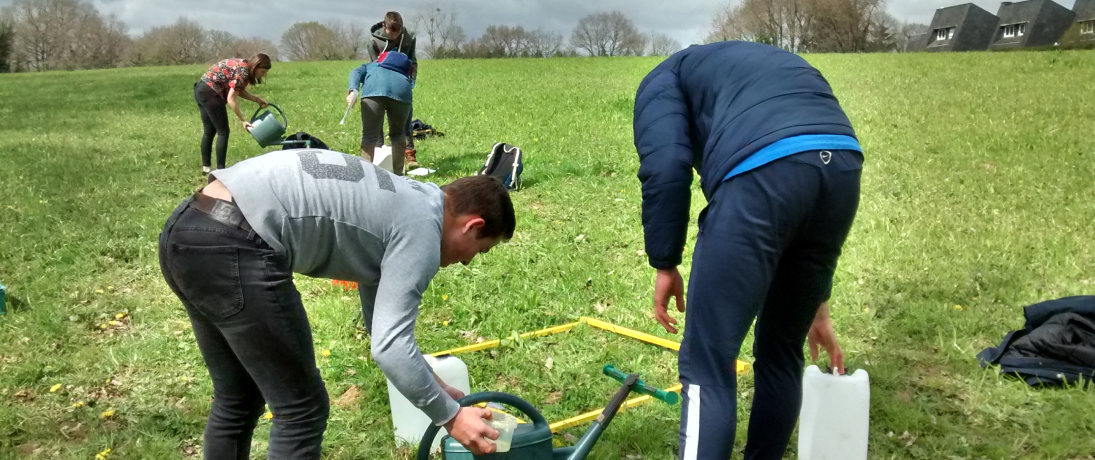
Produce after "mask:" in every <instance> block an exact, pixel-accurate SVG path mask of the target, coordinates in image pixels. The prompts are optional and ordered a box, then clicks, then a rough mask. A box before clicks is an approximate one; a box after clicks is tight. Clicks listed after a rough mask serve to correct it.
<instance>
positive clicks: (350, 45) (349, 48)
mask: <svg viewBox="0 0 1095 460" xmlns="http://www.w3.org/2000/svg"><path fill="white" fill-rule="evenodd" d="M327 27H328V28H329V29H331V30H332V31H333V32H334V33H335V46H336V47H337V48H338V51H337V53H338V54H339V55H340V57H338V59H360V58H362V57H364V56H366V54H365V53H366V48H365V46H366V43H367V41H366V39H367V37H366V32H368V28H367V27H365V25H364V24H362V23H360V22H353V21H351V22H347V23H343V22H341V21H332V22H329V23H327Z"/></svg>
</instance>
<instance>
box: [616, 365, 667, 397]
mask: <svg viewBox="0 0 1095 460" xmlns="http://www.w3.org/2000/svg"><path fill="white" fill-rule="evenodd" d="M603 371H604V374H605V375H607V376H609V377H612V378H614V379H616V380H618V381H619V382H620V383H624V380H625V379H627V374H624V373H623V372H621V371H620V370H619V369H616V366H613V365H611V364H605V367H604V369H603ZM632 391H634V392H636V393H639V394H644V395H647V396H651V397H653V398H655V399H660V400H662V401H664V402H665V403H666V404H669V405H674V404H677V402H679V401H680V396H679V395H677V394H676V393H673V392H671V391H665V390H663V389H661V388H656V387H653V386H651V385H648V384H647V383H646V382H644V381H642V380H639V381H638V382H637V383H636V384H635V389H634V390H632Z"/></svg>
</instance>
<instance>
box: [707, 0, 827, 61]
mask: <svg viewBox="0 0 1095 460" xmlns="http://www.w3.org/2000/svg"><path fill="white" fill-rule="evenodd" d="M815 1H816V0H742V1H741V3H738V4H735V3H727V4H725V5H724V6H723V7H722V8H720V9H719V10H718V11H717V12H716V14H715V17H714V20H713V21H712V24H711V25H712V31H711V32H710V33H709V34H708V37H707V42H709V43H710V42H716V41H724V40H744V41H753V42H760V43H767V44H769V45H773V46H778V47H781V48H784V49H787V50H789V51H793V52H799V51H806V50H807V49H808V48H809V46H808V45H809V43H810V32H811V27H812V25H813V20H814V16H813V9H812V5H813V3H814V2H815Z"/></svg>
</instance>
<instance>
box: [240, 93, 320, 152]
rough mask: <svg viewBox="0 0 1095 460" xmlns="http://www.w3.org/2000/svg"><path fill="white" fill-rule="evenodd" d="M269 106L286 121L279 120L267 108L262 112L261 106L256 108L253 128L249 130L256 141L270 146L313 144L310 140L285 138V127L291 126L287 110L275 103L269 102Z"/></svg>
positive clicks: (252, 122)
mask: <svg viewBox="0 0 1095 460" xmlns="http://www.w3.org/2000/svg"><path fill="white" fill-rule="evenodd" d="M269 106H270V107H273V108H274V110H277V111H278V114H280V115H281V119H282V120H283V121H284V123H282V122H280V121H278V117H277V116H275V115H274V114H273V112H270V111H269V110H266V111H264V112H262V113H261V114H260V113H259V112H260V111H262V110H263V109H262V108H261V107H260V108H259V109H258V110H255V114H254V115H252V116H251V129H250V130H249V131H251V137H254V138H255V141H256V142H258V143H259V146H261V147H269V146H271V145H290V144H303V145H304V148H309V147H311V146H312V141H310V140H303V141H297V140H287V139H285V128H286V127H288V126H289V119H288V118H286V117H285V112H282V111H281V108H280V107H278V106H276V105H274V104H269Z"/></svg>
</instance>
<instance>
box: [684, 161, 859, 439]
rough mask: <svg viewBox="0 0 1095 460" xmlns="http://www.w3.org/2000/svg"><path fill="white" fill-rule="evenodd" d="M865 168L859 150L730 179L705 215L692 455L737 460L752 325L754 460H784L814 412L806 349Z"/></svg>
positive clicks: (695, 276) (695, 319)
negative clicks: (809, 404)
mask: <svg viewBox="0 0 1095 460" xmlns="http://www.w3.org/2000/svg"><path fill="white" fill-rule="evenodd" d="M862 166H863V156H862V155H861V154H860V153H859V152H851V151H810V152H802V153H799V154H796V155H792V156H789V157H786V158H783V159H780V160H777V161H774V162H772V163H769V164H767V165H764V166H761V167H760V168H757V169H756V170H753V171H750V172H747V173H745V174H742V175H740V176H737V177H734V178H732V179H730V180H728V181H726V182H724V183H723V184H722V185H720V186H719V188H718V189H717V190H716V191H715V192H714V194H713V195H712V196H711V198H710V200H709V201H708V204H707V207H706V208H705V209H704V210H703V212H702V213H700V220H699V227H700V231H699V236H698V237H697V239H696V248H695V250H694V251H693V252H692V272H691V274H690V279H689V281H688V299H687V306H688V308H687V310H686V312H685V326H684V340H683V341H682V342H681V350H680V354H679V356H678V363H677V365H678V368H679V370H680V375H681V383H683V384H684V390H683V391H682V392H681V396H682V397H683V402H682V405H681V408H682V410H681V432H680V451H681V458H682V459H697V460H726V459H729V458H730V454H731V450H732V449H733V447H734V433H735V427H736V424H737V398H738V392H737V374H736V373H735V363H734V362H735V360H736V359H737V357H738V353H739V350H740V348H741V345H742V342H743V341H744V340H745V336H746V334H748V332H749V329H750V328H753V329H754V334H753V357H754V358H755V362H754V363H753V364H754V366H753V370H754V384H755V387H754V391H753V406H752V410H751V411H750V414H749V434H748V440H747V442H746V444H745V459H746V460H775V459H780V458H783V454H784V451H785V450H786V449H787V443H788V441H790V438H791V432H792V431H793V430H794V428H795V421H796V420H797V419H798V414H799V409H800V407H801V406H802V366H803V364H804V355H803V351H802V345H803V342H805V341H806V334H807V332H808V331H809V329H810V325H811V324H812V323H813V319H814V315H815V314H816V313H817V308H818V305H820V304H821V302H822V301H825V300H828V299H829V294H830V292H831V289H832V280H833V273H834V271H835V270H836V265H837V259H838V258H839V257H840V253H841V248H842V247H843V245H844V240H845V238H847V236H848V231H849V229H851V227H852V222H853V221H854V220H855V214H856V209H857V208H858V205H859V180H860V172H861V169H862ZM754 319H755V320H756V326H755V327H754V326H753V320H754Z"/></svg>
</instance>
